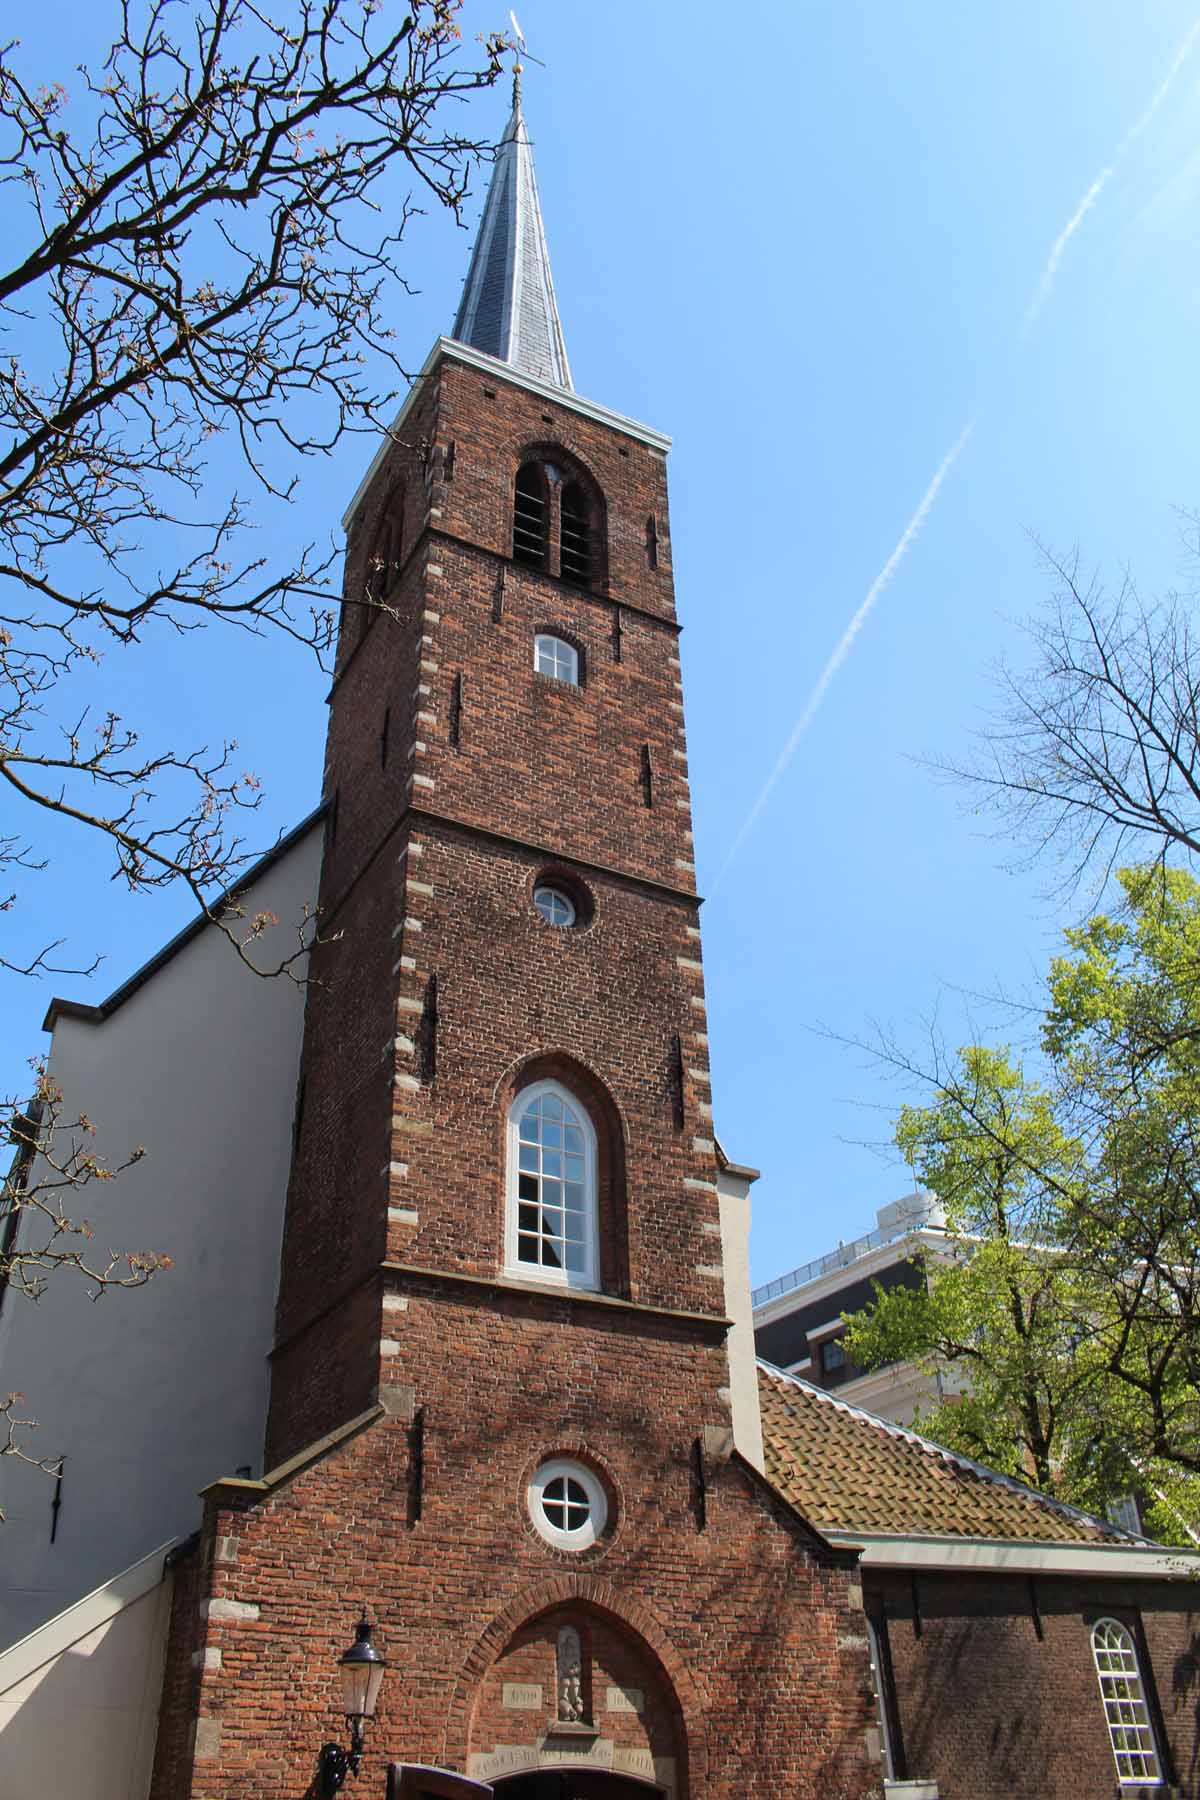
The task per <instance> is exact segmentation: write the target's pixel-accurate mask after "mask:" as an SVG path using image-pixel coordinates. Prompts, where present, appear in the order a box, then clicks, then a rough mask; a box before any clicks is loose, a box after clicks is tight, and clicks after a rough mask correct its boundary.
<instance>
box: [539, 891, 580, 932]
mask: <svg viewBox="0 0 1200 1800" xmlns="http://www.w3.org/2000/svg"><path fill="white" fill-rule="evenodd" d="M533 904H534V905H535V906H536V907H537V910H538V912H539V913H540V914H541V916H542V918H543V919H545V921H546V923H547V925H574V923H575V919H576V916H577V915H576V911H575V902H574V900H572V898H571V896H570V894H568V893H567V892H566V891H565V890H564V889H563V888H561V887H555V886H554V885H553V884H552V883H551V882H548V881H539V883H538V885H537V886H536V887H535V888H534V890H533Z"/></svg>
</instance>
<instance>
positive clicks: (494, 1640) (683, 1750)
mask: <svg viewBox="0 0 1200 1800" xmlns="http://www.w3.org/2000/svg"><path fill="white" fill-rule="evenodd" d="M562 1608H570V1609H571V1610H572V1611H574V1612H580V1613H583V1614H584V1615H585V1616H586V1615H587V1614H589V1613H590V1614H593V1615H594V1616H595V1617H597V1618H598V1619H600V1620H601V1621H603V1622H604V1623H605V1624H607V1625H608V1626H609V1627H610V1628H611V1629H612V1630H614V1631H616V1632H618V1633H620V1634H622V1635H624V1636H625V1637H627V1638H628V1639H630V1640H631V1641H632V1643H633V1644H634V1646H635V1648H636V1649H637V1650H638V1651H639V1652H640V1653H641V1655H642V1656H643V1657H644V1659H645V1660H646V1662H647V1663H648V1664H649V1665H650V1667H651V1669H653V1670H654V1672H655V1674H656V1675H657V1677H658V1679H659V1681H660V1682H661V1684H662V1688H663V1690H664V1692H665V1694H666V1695H668V1696H669V1697H670V1699H671V1701H672V1702H673V1704H674V1708H675V1709H676V1729H677V1736H678V1742H679V1752H680V1756H679V1761H680V1767H679V1771H678V1785H677V1787H676V1790H675V1792H676V1796H677V1800H682V1797H683V1796H684V1795H686V1794H687V1793H688V1792H689V1791H691V1790H693V1789H694V1791H695V1792H697V1793H702V1792H703V1791H704V1786H705V1780H706V1777H707V1773H708V1755H707V1749H706V1746H705V1742H704V1738H703V1735H702V1733H701V1731H700V1730H699V1726H698V1722H699V1721H700V1720H701V1719H703V1718H704V1716H705V1710H706V1709H705V1703H704V1697H703V1695H702V1693H701V1692H700V1689H699V1688H698V1686H697V1684H696V1682H695V1681H694V1680H693V1679H692V1676H691V1675H690V1673H689V1672H688V1669H687V1666H686V1664H685V1663H684V1662H683V1660H682V1658H681V1657H680V1655H679V1652H678V1651H677V1650H676V1648H675V1646H674V1644H673V1643H672V1642H671V1640H670V1638H669V1637H668V1636H667V1633H666V1632H665V1631H664V1630H663V1628H662V1626H661V1625H660V1624H659V1622H658V1620H657V1619H656V1618H655V1616H654V1614H653V1613H652V1612H650V1610H649V1609H648V1608H647V1607H645V1606H643V1605H642V1604H641V1603H640V1602H639V1601H636V1600H631V1599H630V1598H629V1596H628V1595H627V1594H625V1593H622V1592H619V1591H618V1589H617V1588H616V1587H614V1586H613V1584H612V1583H611V1582H610V1581H606V1580H605V1579H604V1578H603V1577H602V1576H597V1575H585V1574H579V1575H557V1576H550V1577H547V1579H546V1580H544V1581H541V1582H538V1583H536V1584H535V1585H534V1586H533V1587H529V1588H526V1589H525V1590H524V1591H523V1592H522V1593H520V1594H518V1595H517V1597H516V1598H515V1599H514V1600H512V1601H510V1603H509V1604H508V1605H507V1606H506V1607H505V1608H504V1610H503V1611H502V1612H499V1613H497V1614H496V1616H495V1618H494V1619H492V1621H491V1623H490V1624H489V1625H488V1626H487V1627H486V1628H485V1629H484V1631H483V1632H482V1633H481V1635H480V1636H479V1637H478V1638H477V1639H476V1642H475V1644H474V1646H473V1647H472V1649H471V1651H470V1653H469V1654H468V1656H467V1658H466V1661H465V1662H464V1663H463V1666H462V1668H461V1669H460V1671H459V1675H458V1680H457V1681H456V1683H455V1686H454V1692H453V1695H452V1697H451V1700H450V1705H449V1707H448V1709H447V1714H446V1732H445V1737H444V1738H443V1740H442V1763H443V1766H444V1767H447V1768H454V1767H457V1768H465V1767H466V1759H467V1754H468V1752H469V1750H470V1749H471V1747H472V1746H471V1742H470V1739H471V1727H472V1723H473V1715H474V1709H475V1702H476V1699H477V1697H478V1695H479V1692H480V1689H481V1687H482V1685H483V1681H484V1678H485V1676H486V1675H487V1673H488V1670H489V1669H491V1668H492V1666H493V1665H494V1664H495V1663H496V1662H497V1661H499V1659H500V1657H501V1656H503V1654H504V1652H505V1650H506V1649H507V1647H508V1645H509V1644H510V1643H511V1641H512V1639H513V1638H514V1637H515V1636H516V1634H517V1632H519V1631H520V1630H521V1629H522V1628H523V1627H525V1626H528V1625H532V1624H534V1623H535V1622H536V1621H537V1620H538V1619H539V1618H541V1617H542V1616H543V1615H544V1614H546V1613H550V1612H557V1611H559V1610H560V1609H562Z"/></svg>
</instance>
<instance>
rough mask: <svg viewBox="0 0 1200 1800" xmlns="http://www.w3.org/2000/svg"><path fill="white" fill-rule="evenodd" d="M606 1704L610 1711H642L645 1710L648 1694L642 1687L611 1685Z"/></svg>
mask: <svg viewBox="0 0 1200 1800" xmlns="http://www.w3.org/2000/svg"><path fill="white" fill-rule="evenodd" d="M604 1705H605V1708H606V1710H607V1711H608V1712H623V1713H640V1712H644V1711H645V1707H646V1696H645V1694H644V1693H643V1692H642V1690H641V1688H635V1687H610V1688H609V1690H608V1693H607V1696H606V1697H605V1701H604Z"/></svg>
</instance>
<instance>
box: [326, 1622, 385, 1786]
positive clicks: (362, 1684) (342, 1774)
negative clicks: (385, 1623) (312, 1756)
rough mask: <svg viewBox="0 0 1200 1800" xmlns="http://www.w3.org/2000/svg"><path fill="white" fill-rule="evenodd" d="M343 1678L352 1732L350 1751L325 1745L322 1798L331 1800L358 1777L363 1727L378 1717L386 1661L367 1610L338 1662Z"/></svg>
mask: <svg viewBox="0 0 1200 1800" xmlns="http://www.w3.org/2000/svg"><path fill="white" fill-rule="evenodd" d="M338 1668H339V1669H340V1670H341V1676H342V1711H343V1712H344V1713H345V1715H346V1724H347V1725H348V1726H349V1728H350V1748H349V1749H348V1750H343V1749H342V1746H341V1745H340V1744H322V1746H321V1755H320V1759H319V1761H318V1764H317V1773H318V1777H319V1779H320V1784H321V1794H322V1796H323V1797H325V1800H328V1797H329V1796H332V1795H334V1794H336V1793H338V1791H339V1790H340V1788H341V1786H342V1783H343V1782H344V1781H345V1779H346V1777H347V1775H357V1774H358V1765H359V1763H360V1762H361V1761H362V1750H363V1725H364V1723H365V1721H366V1720H367V1719H373V1718H374V1717H375V1702H376V1701H377V1700H378V1698H379V1690H380V1688H381V1687H382V1686H383V1671H384V1670H385V1669H386V1668H387V1657H386V1656H384V1654H383V1652H382V1651H381V1650H377V1649H376V1648H375V1646H374V1644H373V1643H372V1642H371V1621H370V1620H369V1619H368V1618H367V1613H366V1608H365V1607H364V1608H363V1616H362V1618H361V1619H360V1620H359V1621H358V1625H357V1627H356V1629H355V1633H354V1642H353V1643H352V1644H351V1646H350V1648H349V1649H348V1650H347V1651H346V1652H345V1654H344V1655H343V1656H342V1657H341V1658H340V1660H339V1662H338Z"/></svg>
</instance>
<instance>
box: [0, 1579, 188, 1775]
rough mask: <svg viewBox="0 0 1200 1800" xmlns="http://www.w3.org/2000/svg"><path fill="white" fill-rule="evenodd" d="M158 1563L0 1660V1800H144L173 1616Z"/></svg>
mask: <svg viewBox="0 0 1200 1800" xmlns="http://www.w3.org/2000/svg"><path fill="white" fill-rule="evenodd" d="M163 1557H164V1552H163V1550H162V1549H161V1548H160V1549H158V1550H156V1551H154V1552H153V1553H152V1554H151V1555H150V1556H147V1557H145V1558H143V1559H142V1561H141V1562H139V1563H136V1564H135V1565H134V1566H133V1568H131V1569H125V1570H123V1571H122V1573H121V1574H120V1575H118V1576H117V1577H116V1578H115V1579H114V1580H112V1581H110V1582H108V1583H106V1584H105V1586H104V1587H102V1588H100V1589H98V1590H97V1591H96V1592H95V1593H92V1594H88V1595H86V1596H85V1598H84V1599H82V1600H80V1601H77V1602H76V1604H75V1605H74V1606H72V1607H70V1608H68V1610H67V1611H66V1612H64V1613H62V1614H60V1615H59V1617H58V1618H56V1619H54V1620H52V1621H51V1623H50V1624H48V1625H44V1626H42V1628H41V1629H40V1630H39V1631H35V1632H33V1633H32V1634H31V1635H30V1636H29V1637H27V1638H24V1639H22V1641H21V1642H20V1643H18V1644H14V1645H13V1646H12V1648H11V1649H10V1650H7V1651H5V1652H4V1653H3V1654H0V1800H26V1797H27V1796H29V1795H31V1794H44V1795H47V1796H50V1795H53V1796H59V1795H62V1796H64V1800H65V1796H68V1795H69V1796H71V1800H143V1797H144V1796H145V1794H146V1793H147V1792H148V1791H149V1787H150V1776H151V1772H152V1768H153V1762H154V1742H155V1736H156V1734H157V1730H158V1703H159V1699H160V1696H161V1690H162V1672H163V1660H164V1657H165V1655H166V1644H167V1628H168V1625H169V1623H170V1617H171V1588H172V1580H171V1576H170V1575H169V1574H168V1573H166V1572H164V1567H163Z"/></svg>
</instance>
